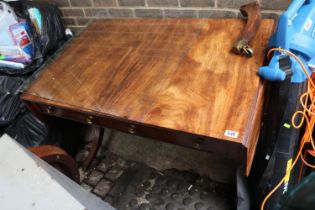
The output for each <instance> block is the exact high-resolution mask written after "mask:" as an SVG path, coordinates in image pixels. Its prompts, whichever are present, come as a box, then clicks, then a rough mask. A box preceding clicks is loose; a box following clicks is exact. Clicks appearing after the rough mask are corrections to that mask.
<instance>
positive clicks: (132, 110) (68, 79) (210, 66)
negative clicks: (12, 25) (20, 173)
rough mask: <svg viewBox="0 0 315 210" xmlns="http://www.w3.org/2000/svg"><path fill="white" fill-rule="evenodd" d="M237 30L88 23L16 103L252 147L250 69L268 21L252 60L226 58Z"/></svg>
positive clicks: (145, 22) (202, 23)
mask: <svg viewBox="0 0 315 210" xmlns="http://www.w3.org/2000/svg"><path fill="white" fill-rule="evenodd" d="M244 27H245V22H244V21H243V20H240V19H128V20H96V21H95V22H93V23H92V24H91V25H90V26H89V27H87V29H86V30H84V31H83V32H82V33H81V34H80V35H79V36H78V37H76V38H75V39H74V40H73V41H71V43H70V44H69V45H68V46H67V47H66V48H65V49H64V50H63V51H62V52H61V53H59V55H58V56H57V57H56V58H55V59H54V61H52V62H51V64H49V65H48V66H47V67H46V69H45V70H44V71H43V72H42V74H41V75H40V76H39V78H38V79H37V80H36V81H35V82H34V83H33V84H32V85H31V86H30V87H29V88H28V89H27V90H26V91H25V93H24V94H23V96H22V98H23V99H24V100H26V101H32V102H38V103H44V104H47V105H51V106H57V107H61V108H66V109H72V110H80V111H84V112H87V113H94V114H101V115H104V116H112V117H115V118H121V119H124V120H129V121H133V122H138V123H141V124H147V125H152V126H156V127H161V128H167V129H171V130H175V131H182V132H185V133H189V134H193V135H198V136H206V137H211V138H215V139H218V140H221V141H229V142H235V143H240V144H242V145H244V146H245V147H255V145H249V144H248V141H250V139H251V138H253V137H252V135H254V134H253V133H255V138H257V131H256V130H257V128H256V130H255V126H256V127H257V126H258V127H259V124H260V116H258V115H257V112H260V111H261V108H262V101H263V100H262V98H263V85H262V81H261V80H260V79H259V77H258V76H257V70H258V68H259V67H260V66H261V65H262V64H263V60H264V55H265V49H266V47H267V42H268V39H269V37H270V34H271V32H272V28H273V21H272V20H263V21H262V24H261V27H260V29H259V31H258V33H257V35H256V37H255V40H254V41H253V43H252V46H253V49H254V51H255V55H254V57H252V58H246V57H242V56H239V55H234V54H233V53H232V52H231V47H232V46H233V44H234V43H235V41H236V40H237V39H238V37H239V35H240V34H241V32H242V30H243V29H244ZM255 141H256V140H255ZM248 158H249V157H248ZM251 159H252V158H251Z"/></svg>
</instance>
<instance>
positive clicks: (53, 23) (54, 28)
mask: <svg viewBox="0 0 315 210" xmlns="http://www.w3.org/2000/svg"><path fill="white" fill-rule="evenodd" d="M9 4H10V6H11V7H12V8H14V10H15V12H16V14H17V16H18V17H19V18H21V19H25V20H26V21H27V22H28V23H29V25H30V38H31V40H32V42H33V45H34V50H35V57H34V60H33V62H32V63H31V64H30V65H28V66H26V67H25V68H24V69H12V68H6V67H0V73H4V74H8V75H25V74H29V73H31V72H34V71H36V70H38V69H39V67H40V66H41V65H42V64H43V62H44V61H45V57H46V56H47V54H48V53H51V52H52V51H54V50H56V49H57V48H59V47H60V46H61V45H63V44H64V43H65V42H66V40H67V37H66V34H65V29H64V26H63V23H62V21H61V18H60V14H59V10H58V8H57V7H56V6H55V5H53V4H49V3H37V2H32V1H18V2H10V3H9ZM30 8H37V9H38V10H39V11H40V13H41V15H42V30H41V34H38V33H36V29H35V27H34V25H33V24H32V22H31V20H30V17H29V13H28V9H30Z"/></svg>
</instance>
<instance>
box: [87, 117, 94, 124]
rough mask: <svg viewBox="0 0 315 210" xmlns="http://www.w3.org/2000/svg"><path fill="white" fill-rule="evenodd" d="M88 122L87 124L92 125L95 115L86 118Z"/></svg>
mask: <svg viewBox="0 0 315 210" xmlns="http://www.w3.org/2000/svg"><path fill="white" fill-rule="evenodd" d="M86 122H87V124H89V125H92V124H93V116H89V117H88V118H86Z"/></svg>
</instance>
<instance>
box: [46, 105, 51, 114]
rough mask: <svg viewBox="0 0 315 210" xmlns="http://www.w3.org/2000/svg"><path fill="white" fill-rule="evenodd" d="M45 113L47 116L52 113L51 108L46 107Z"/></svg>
mask: <svg viewBox="0 0 315 210" xmlns="http://www.w3.org/2000/svg"><path fill="white" fill-rule="evenodd" d="M46 112H47V113H48V114H50V113H51V112H52V107H51V106H48V107H47V109H46Z"/></svg>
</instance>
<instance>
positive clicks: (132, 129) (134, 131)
mask: <svg viewBox="0 0 315 210" xmlns="http://www.w3.org/2000/svg"><path fill="white" fill-rule="evenodd" d="M135 129H136V126H135V125H130V127H129V128H128V132H129V133H130V134H135V133H136V130H135Z"/></svg>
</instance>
